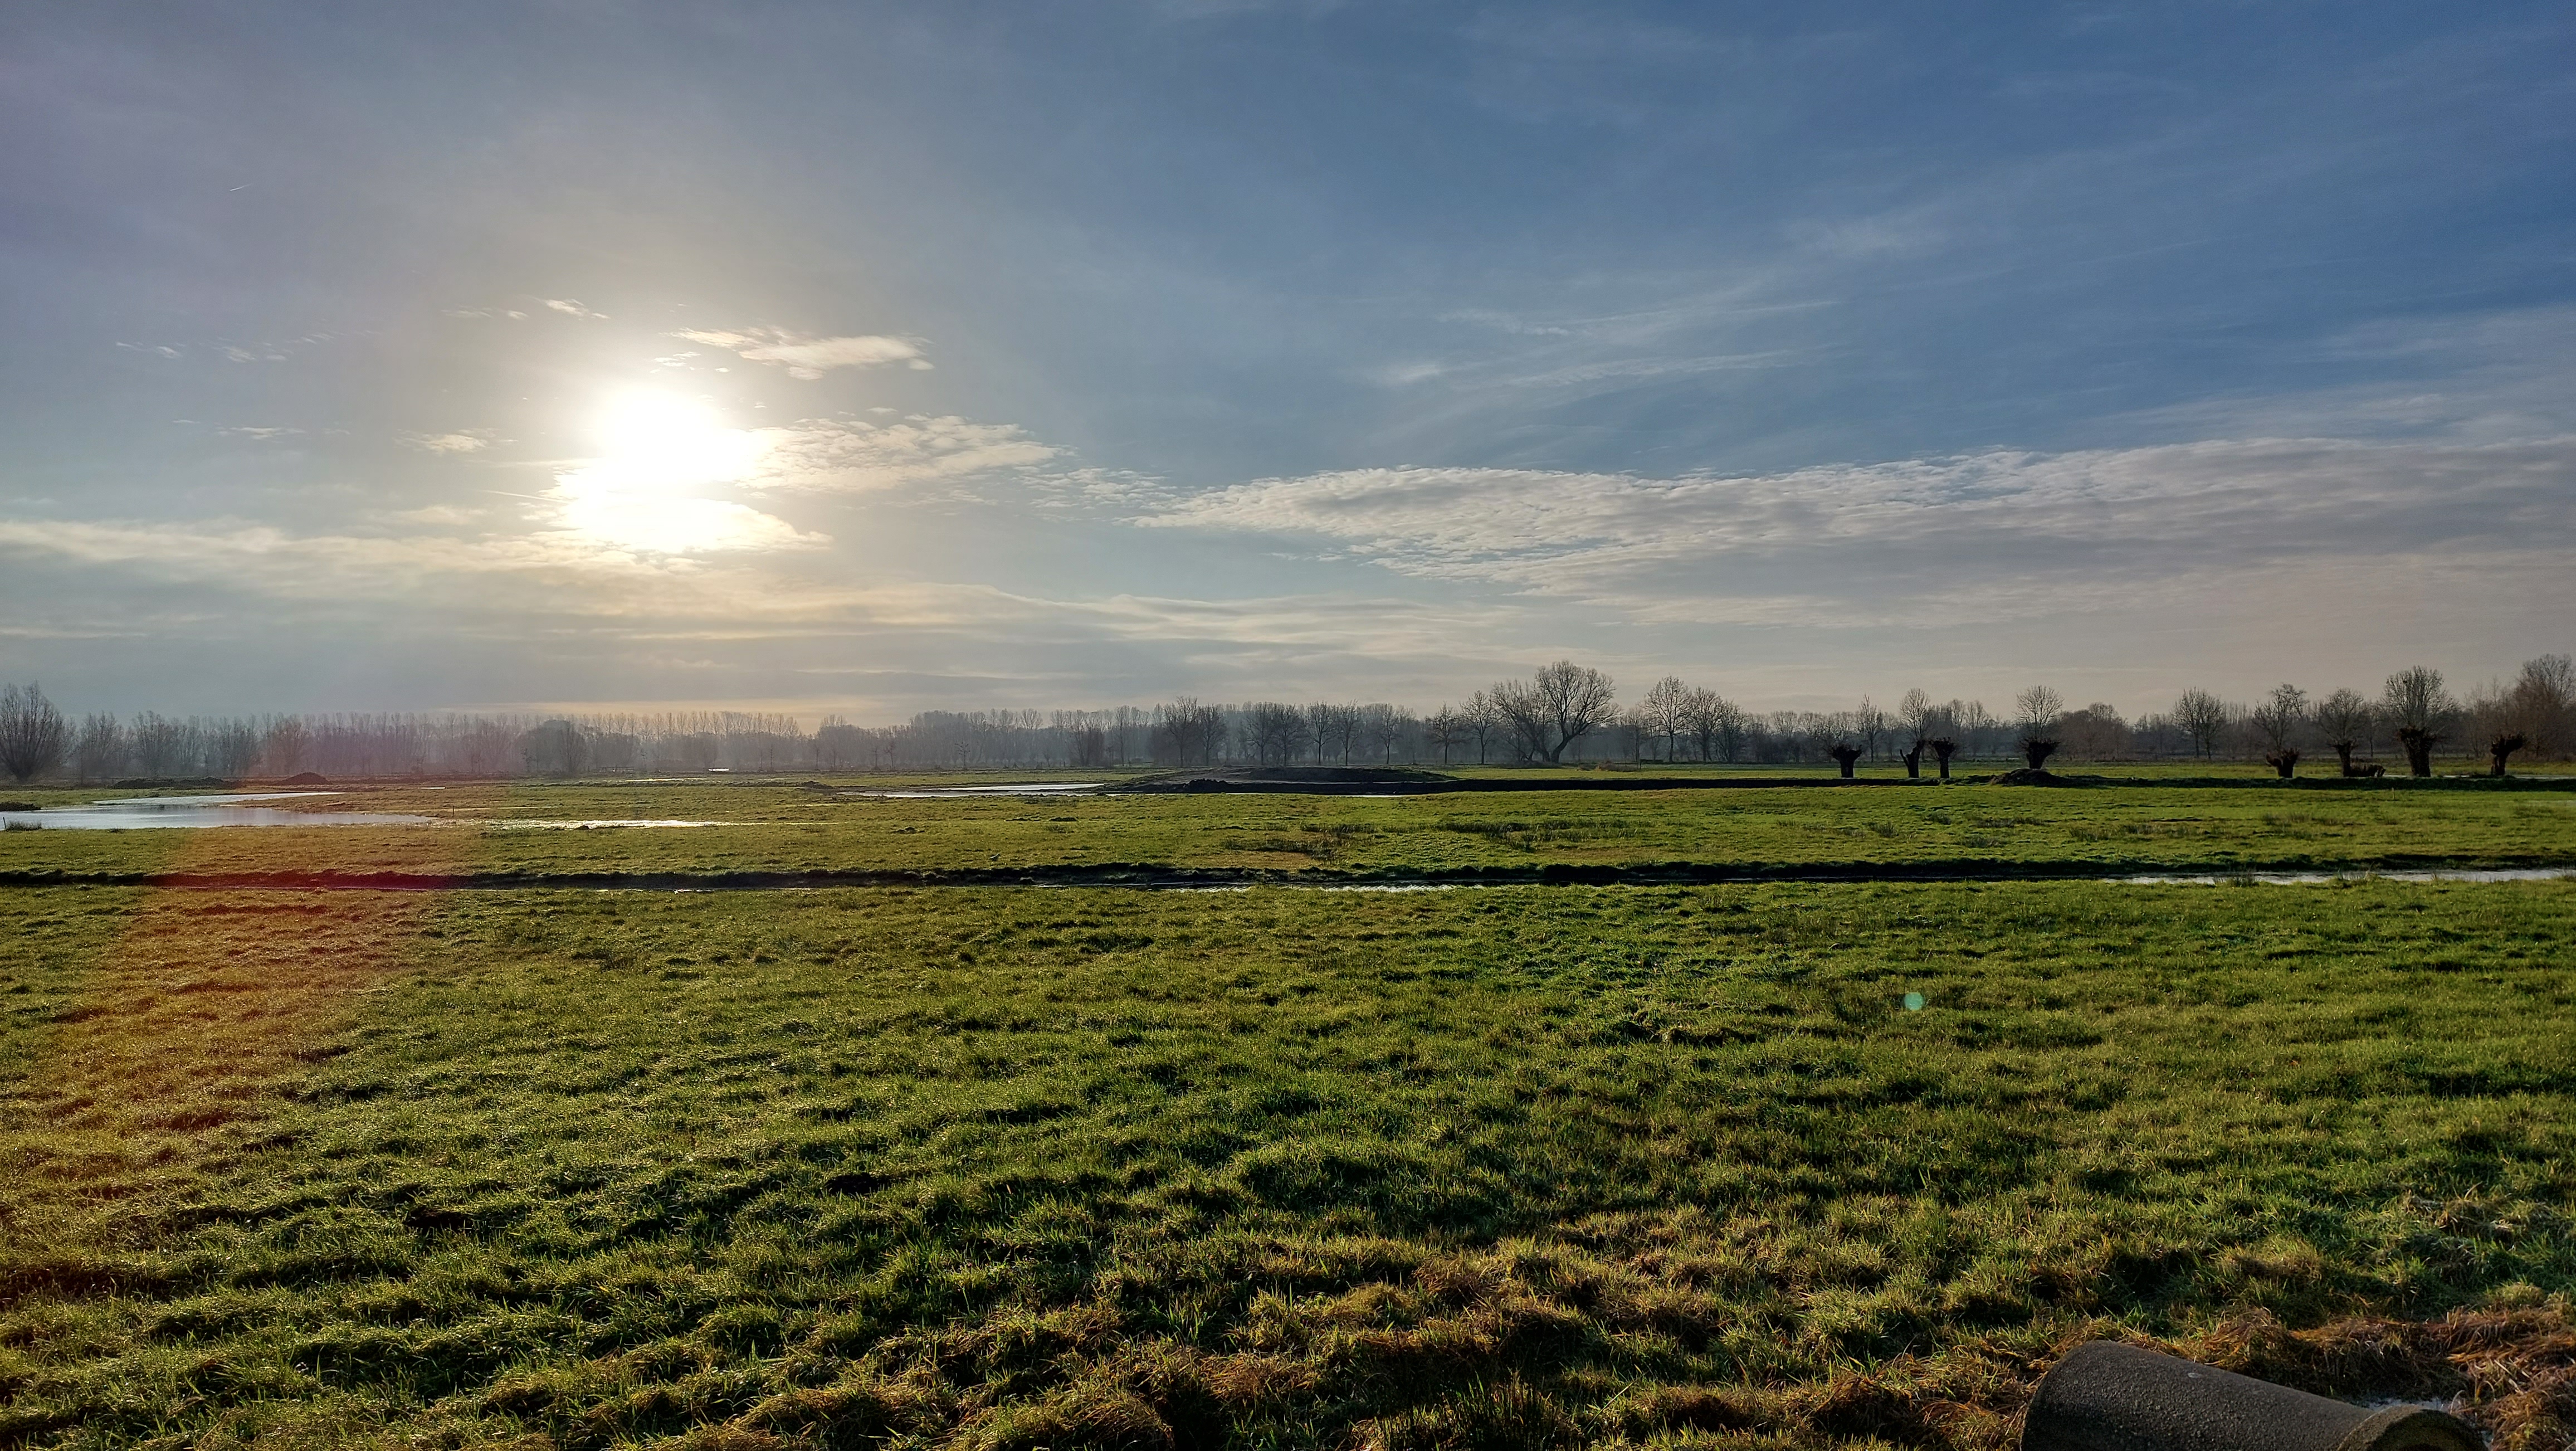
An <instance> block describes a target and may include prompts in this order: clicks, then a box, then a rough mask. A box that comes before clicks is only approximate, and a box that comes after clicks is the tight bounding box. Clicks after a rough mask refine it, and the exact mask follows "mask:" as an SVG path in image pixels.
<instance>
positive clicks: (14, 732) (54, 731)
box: [0, 684, 71, 785]
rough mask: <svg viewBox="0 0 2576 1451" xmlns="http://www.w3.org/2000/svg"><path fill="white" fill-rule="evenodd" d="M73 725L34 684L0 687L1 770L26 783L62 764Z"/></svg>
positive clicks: (14, 779)
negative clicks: (67, 723) (66, 722)
mask: <svg viewBox="0 0 2576 1451" xmlns="http://www.w3.org/2000/svg"><path fill="white" fill-rule="evenodd" d="M70 735H71V728H70V727H69V726H67V725H65V724H64V723H63V713H62V712H61V711H59V710H56V709H54V703H53V702H52V701H50V700H47V699H45V692H44V691H42V690H40V689H38V688H37V687H36V686H35V685H33V684H29V685H24V686H18V685H11V686H6V687H0V770H6V771H7V772H8V773H9V779H10V780H12V781H15V782H17V783H19V784H20V785H25V784H26V782H27V779H28V778H29V777H31V776H41V775H43V774H44V773H46V772H47V771H50V770H52V769H54V767H56V766H58V765H60V764H62V759H63V749H64V747H65V746H66V745H68V744H69V738H70Z"/></svg>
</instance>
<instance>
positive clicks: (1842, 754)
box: [1825, 741, 1860, 781]
mask: <svg viewBox="0 0 2576 1451" xmlns="http://www.w3.org/2000/svg"><path fill="white" fill-rule="evenodd" d="M1825 754H1826V755H1828V756H1831V757H1833V758H1834V764H1835V765H1837V766H1840V767H1842V770H1843V779H1844V780H1846V781H1848V780H1850V779H1851V778H1852V762H1854V761H1857V760H1859V759H1860V747H1858V746H1855V745H1853V744H1852V743H1851V742H1849V741H1836V742H1834V744H1833V745H1832V747H1830V748H1829V749H1828V750H1826V752H1825Z"/></svg>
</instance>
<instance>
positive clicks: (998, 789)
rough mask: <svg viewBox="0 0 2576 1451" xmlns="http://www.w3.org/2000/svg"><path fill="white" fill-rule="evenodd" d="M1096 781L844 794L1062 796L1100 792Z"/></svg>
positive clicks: (934, 797)
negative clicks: (1074, 793) (1079, 792)
mask: <svg viewBox="0 0 2576 1451" xmlns="http://www.w3.org/2000/svg"><path fill="white" fill-rule="evenodd" d="M1099 789H1100V783H1099V782H1097V781H1030V782H1025V783H1022V784H1018V785H1011V786H926V787H923V788H921V789H919V790H915V791H844V792H842V793H841V794H842V795H844V796H873V797H876V798H878V799H880V800H885V801H958V800H971V799H973V798H975V797H978V796H1062V795H1065V794H1067V793H1069V792H1074V791H1097V790H1099Z"/></svg>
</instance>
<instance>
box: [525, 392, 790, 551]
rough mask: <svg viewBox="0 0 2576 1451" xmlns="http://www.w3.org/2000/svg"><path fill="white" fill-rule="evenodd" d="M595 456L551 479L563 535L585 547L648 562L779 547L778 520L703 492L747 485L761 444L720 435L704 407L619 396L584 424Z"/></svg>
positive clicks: (688, 401) (782, 529)
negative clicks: (629, 553) (646, 557)
mask: <svg viewBox="0 0 2576 1451" xmlns="http://www.w3.org/2000/svg"><path fill="white" fill-rule="evenodd" d="M591 434H592V438H593V440H594V441H595V443H596V444H597V446H598V448H599V453H598V455H597V456H595V457H593V458H589V459H585V460H583V461H582V462H581V463H580V464H579V465H578V466H576V467H574V468H570V469H567V470H565V471H564V472H562V473H560V474H557V475H555V486H554V489H553V490H552V491H551V494H550V496H549V497H550V500H551V502H552V503H553V505H554V506H555V509H556V518H557V520H558V522H560V523H561V524H562V525H563V526H564V528H566V529H567V530H569V531H571V532H572V533H574V534H576V535H579V536H581V537H582V538H584V539H587V540H590V541H592V542H594V543H599V544H606V545H610V546H612V547H614V548H618V549H625V550H635V551H639V552H644V553H651V554H695V553H702V552H705V551H709V550H719V549H759V548H775V547H780V546H782V545H784V544H787V543H789V542H792V541H796V540H799V539H801V538H802V537H803V536H800V535H798V534H797V532H796V530H795V529H794V527H793V526H791V525H789V524H788V523H787V522H786V521H784V520H781V519H778V518H774V517H772V516H771V515H768V514H763V513H761V512H759V511H758V510H755V509H751V508H747V507H745V506H744V505H741V504H737V503H734V502H733V501H731V500H729V499H721V498H712V497H709V492H710V491H711V490H713V489H716V488H719V487H721V486H724V485H728V484H735V483H739V482H741V481H742V480H744V479H746V478H750V477H752V476H753V475H754V474H755V473H756V472H757V471H758V469H759V466H760V462H761V458H762V456H763V455H764V454H765V453H766V452H767V451H768V449H767V445H766V443H765V442H764V441H763V438H762V435H761V434H759V433H757V432H755V431H753V430H750V429H741V428H730V427H727V426H726V424H725V422H724V420H723V419H722V418H721V417H719V416H718V415H717V413H716V411H715V410H714V409H713V408H711V407H709V406H708V405H707V404H705V403H703V402H701V401H699V400H697V399H692V398H682V397H678V396H676V395H673V394H669V393H660V392H645V391H638V392H633V393H624V394H619V395H617V396H616V397H613V398H611V399H609V400H608V401H607V402H606V403H605V404H603V405H602V406H601V407H600V409H599V411H598V412H597V414H595V415H594V417H593V418H592V420H591Z"/></svg>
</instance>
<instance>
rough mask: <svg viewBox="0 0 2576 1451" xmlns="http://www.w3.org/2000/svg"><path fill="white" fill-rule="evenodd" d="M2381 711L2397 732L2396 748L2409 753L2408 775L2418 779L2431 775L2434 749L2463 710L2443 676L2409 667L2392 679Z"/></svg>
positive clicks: (2385, 693)
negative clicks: (2445, 687)
mask: <svg viewBox="0 0 2576 1451" xmlns="http://www.w3.org/2000/svg"><path fill="white" fill-rule="evenodd" d="M2380 707H2381V709H2383V710H2385V711H2386V712H2387V714H2388V720H2389V723H2390V724H2391V725H2393V726H2395V727H2396V728H2397V744H2398V745H2399V747H2401V748H2402V749H2404V751H2405V752H2406V769H2407V771H2408V772H2410V773H2411V774H2413V775H2417V776H2430V775H2432V774H2433V748H2434V747H2436V746H2438V745H2440V744H2441V743H2442V742H2443V741H2444V740H2446V739H2448V738H2449V735H2450V729H2451V721H2452V719H2453V717H2455V716H2457V715H2458V714H2459V709H2460V707H2459V702H2457V701H2455V700H2453V699H2452V698H2451V693H2450V692H2449V691H2448V690H2445V689H2443V688H2442V672H2441V671H2439V670H2435V669H2433V668H2432V667H2430V666H2426V665H2409V666H2407V667H2406V668H2405V669H2403V670H2400V671H2398V672H2397V673H2396V674H2394V675H2391V676H2389V677H2388V685H2387V688H2386V689H2385V690H2384V691H2383V692H2382V694H2381V695H2380Z"/></svg>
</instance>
